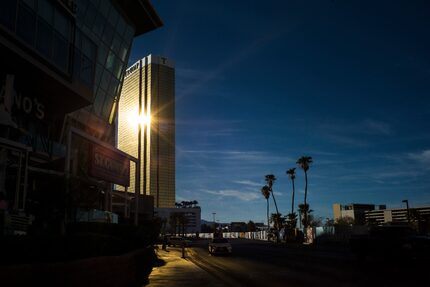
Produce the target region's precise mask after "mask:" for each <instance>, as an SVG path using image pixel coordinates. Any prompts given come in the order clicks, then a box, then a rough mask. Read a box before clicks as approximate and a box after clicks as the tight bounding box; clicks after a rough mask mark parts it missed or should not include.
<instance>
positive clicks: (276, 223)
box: [270, 189, 279, 230]
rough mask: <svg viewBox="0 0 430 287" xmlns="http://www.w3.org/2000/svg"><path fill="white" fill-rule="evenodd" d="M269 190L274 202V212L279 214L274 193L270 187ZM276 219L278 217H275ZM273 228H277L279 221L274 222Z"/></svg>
mask: <svg viewBox="0 0 430 287" xmlns="http://www.w3.org/2000/svg"><path fill="white" fill-rule="evenodd" d="M270 192H271V193H272V198H273V202H274V203H275V208H276V214H279V210H278V205H277V204H276V199H275V194H274V193H273V190H272V189H270ZM276 221H278V217H276ZM275 228H276V229H277V230H278V229H279V222H275Z"/></svg>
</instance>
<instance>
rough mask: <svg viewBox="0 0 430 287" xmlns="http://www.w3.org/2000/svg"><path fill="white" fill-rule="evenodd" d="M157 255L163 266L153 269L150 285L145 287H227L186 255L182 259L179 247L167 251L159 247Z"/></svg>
mask: <svg viewBox="0 0 430 287" xmlns="http://www.w3.org/2000/svg"><path fill="white" fill-rule="evenodd" d="M156 254H157V256H158V259H160V262H161V264H160V265H161V266H159V267H154V268H152V272H151V274H150V275H149V278H148V279H149V283H148V284H147V285H145V287H161V286H162V287H177V286H184V287H185V286H189V287H192V286H199V287H201V286H205V287H220V286H225V285H224V284H223V283H222V282H221V281H219V280H218V279H217V278H215V277H213V276H212V275H210V274H209V273H207V272H206V271H204V270H203V269H201V268H200V267H198V266H197V265H195V264H194V263H192V262H191V261H190V260H189V259H187V258H186V253H185V258H182V249H181V248H179V247H168V248H167V250H163V249H162V248H161V246H159V248H158V249H157V250H156ZM163 261H164V263H163ZM163 264H164V265H163Z"/></svg>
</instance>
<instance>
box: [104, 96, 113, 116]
mask: <svg viewBox="0 0 430 287" xmlns="http://www.w3.org/2000/svg"><path fill="white" fill-rule="evenodd" d="M113 100H114V98H113V97H106V98H105V102H104V104H103V110H102V114H101V115H102V117H103V118H105V119H109V116H110V111H111V109H112V105H113Z"/></svg>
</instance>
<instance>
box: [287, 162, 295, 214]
mask: <svg viewBox="0 0 430 287" xmlns="http://www.w3.org/2000/svg"><path fill="white" fill-rule="evenodd" d="M287 174H288V176H289V177H290V179H291V181H292V182H293V199H292V200H291V214H293V213H294V193H295V189H294V179H295V178H296V168H290V169H289V170H287Z"/></svg>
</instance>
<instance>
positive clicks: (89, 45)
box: [82, 35, 97, 62]
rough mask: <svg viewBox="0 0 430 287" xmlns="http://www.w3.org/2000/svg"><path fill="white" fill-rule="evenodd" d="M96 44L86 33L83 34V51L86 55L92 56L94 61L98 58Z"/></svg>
mask: <svg viewBox="0 0 430 287" xmlns="http://www.w3.org/2000/svg"><path fill="white" fill-rule="evenodd" d="M96 51H97V47H96V45H95V44H94V43H93V42H92V41H91V40H90V39H89V38H88V37H86V36H85V35H82V52H83V53H84V55H85V56H87V57H88V58H90V60H91V61H92V62H95V60H96Z"/></svg>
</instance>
